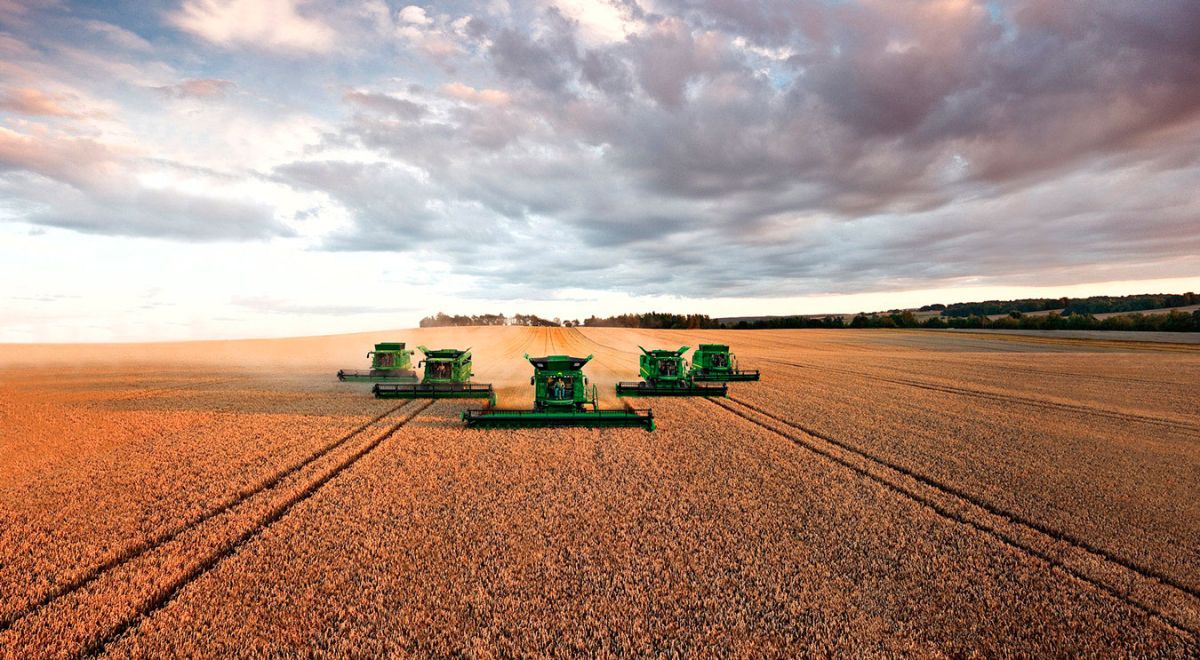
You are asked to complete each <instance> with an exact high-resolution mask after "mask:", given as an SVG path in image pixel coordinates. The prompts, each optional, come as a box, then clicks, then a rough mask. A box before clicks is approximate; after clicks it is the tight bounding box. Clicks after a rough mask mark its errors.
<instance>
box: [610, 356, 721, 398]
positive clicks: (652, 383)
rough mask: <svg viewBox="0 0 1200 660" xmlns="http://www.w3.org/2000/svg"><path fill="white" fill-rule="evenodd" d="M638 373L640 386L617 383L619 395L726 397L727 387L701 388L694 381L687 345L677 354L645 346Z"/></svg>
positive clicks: (639, 357)
mask: <svg viewBox="0 0 1200 660" xmlns="http://www.w3.org/2000/svg"><path fill="white" fill-rule="evenodd" d="M638 348H641V349H642V354H641V355H639V356H638V367H639V369H638V372H639V374H640V375H641V377H642V380H641V381H639V382H636V383H632V382H624V383H617V396H725V394H726V393H727V392H728V388H727V387H726V386H725V385H724V384H721V385H700V384H697V383H695V382H694V381H693V380H692V376H691V374H690V373H689V372H688V365H687V361H686V360H684V359H683V354H684V353H686V352H687V351H688V347H687V346H683V347H681V348H680V349H679V350H677V351H672V350H667V349H663V348H656V349H654V350H652V351H648V350H646V349H644V348H642V347H641V346H638Z"/></svg>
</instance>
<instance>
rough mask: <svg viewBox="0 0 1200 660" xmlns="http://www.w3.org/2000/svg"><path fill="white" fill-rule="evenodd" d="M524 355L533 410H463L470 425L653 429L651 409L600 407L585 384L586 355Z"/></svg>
mask: <svg viewBox="0 0 1200 660" xmlns="http://www.w3.org/2000/svg"><path fill="white" fill-rule="evenodd" d="M525 359H526V360H529V363H530V364H532V365H533V377H532V378H530V379H529V384H530V385H533V387H534V402H533V410H504V409H496V408H484V409H482V410H464V411H463V414H462V418H463V421H465V422H466V423H467V426H468V427H469V428H493V429H511V428H545V427H554V426H583V427H591V428H610V427H638V426H640V427H642V428H644V429H646V430H647V431H653V430H654V413H653V412H651V411H649V410H647V411H645V412H642V411H638V410H634V409H632V408H629V407H626V408H625V409H623V410H601V409H600V407H599V406H598V405H597V391H596V386H595V385H592V386H591V387H590V388H589V387H588V382H587V376H584V375H583V365H585V364H587V363H588V361H589V360H591V359H592V356H591V355H589V356H587V357H585V358H578V357H570V356H567V355H549V356H546V357H534V358H531V357H529V354H528V353H526V354H525Z"/></svg>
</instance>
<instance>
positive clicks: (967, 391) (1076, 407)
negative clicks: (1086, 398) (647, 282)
mask: <svg viewBox="0 0 1200 660" xmlns="http://www.w3.org/2000/svg"><path fill="white" fill-rule="evenodd" d="M764 359H765V361H767V362H774V363H776V364H783V365H787V366H789V367H796V368H797V369H809V370H814V371H830V372H833V373H840V374H846V375H850V376H859V377H862V378H869V379H871V380H877V381H881V382H884V383H892V384H895V385H904V386H907V387H916V388H918V389H923V390H930V391H933V392H942V393H944V394H958V395H962V396H970V397H975V398H978V399H987V400H989V401H998V402H1000V403H1016V404H1021V405H1025V406H1029V407H1032V408H1042V409H1048V410H1061V411H1065V412H1072V413H1080V414H1085V415H1094V416H1096V417H1105V418H1108V419H1115V420H1119V421H1122V422H1133V423H1136V424H1151V425H1155V426H1165V427H1168V428H1173V429H1177V430H1181V431H1193V432H1200V425H1195V424H1190V423H1188V422H1184V421H1182V420H1174V419H1163V418H1160V417H1150V416H1148V415H1139V414H1137V413H1126V412H1120V411H1117V410H1108V409H1105V408H1097V407H1095V406H1088V405H1082V404H1073V403H1061V402H1058V401H1048V400H1046V399H1036V398H1032V397H1023V396H1018V395H1014V394H1001V393H999V392H988V391H987V390H976V389H971V388H967V387H956V386H954V385H943V384H941V383H929V382H924V381H919V380H912V379H908V378H889V377H886V376H879V375H874V374H868V373H864V372H861V371H854V370H851V369H839V368H837V367H821V366H817V365H813V364H802V363H797V362H787V361H784V360H777V359H773V358H764Z"/></svg>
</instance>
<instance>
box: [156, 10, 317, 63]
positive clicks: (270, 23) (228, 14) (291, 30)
mask: <svg viewBox="0 0 1200 660" xmlns="http://www.w3.org/2000/svg"><path fill="white" fill-rule="evenodd" d="M301 4H302V3H301V2H300V1H299V0H185V2H184V3H183V6H182V7H180V9H179V10H178V11H176V12H172V13H170V14H168V16H167V19H168V21H170V22H171V23H172V24H174V25H175V26H176V27H178V28H180V29H181V30H184V31H186V32H190V33H192V34H194V35H196V36H198V37H200V38H202V39H205V40H206V41H209V42H212V43H214V44H217V45H219V46H223V47H227V48H235V47H237V48H245V47H248V48H261V49H265V50H274V51H281V52H291V53H305V52H310V53H327V52H329V51H331V50H333V48H334V46H335V43H336V35H335V33H334V30H333V29H332V28H331V27H329V26H328V25H326V24H325V23H323V22H321V21H320V20H317V19H314V18H309V17H306V16H303V15H301V14H300V11H299V8H300V6H301Z"/></svg>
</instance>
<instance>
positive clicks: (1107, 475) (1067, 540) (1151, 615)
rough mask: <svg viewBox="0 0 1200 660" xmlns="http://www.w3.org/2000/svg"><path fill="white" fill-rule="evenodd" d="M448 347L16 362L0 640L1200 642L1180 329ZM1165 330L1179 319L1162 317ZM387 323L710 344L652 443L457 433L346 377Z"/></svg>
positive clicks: (296, 643)
mask: <svg viewBox="0 0 1200 660" xmlns="http://www.w3.org/2000/svg"><path fill="white" fill-rule="evenodd" d="M1039 334H1040V336H1027V335H1024V334H1017V333H1016V332H1009V333H1006V334H1004V335H995V334H987V333H985V332H980V331H970V332H957V331H927V330H919V331H898V330H856V331H837V330H833V331H821V330H794V331H793V330H779V331H767V330H762V331H645V330H631V329H586V328H584V329H572V328H445V329H421V330H397V331H393V332H380V333H363V334H359V335H343V336H332V337H314V338H297V339H280V340H259V341H245V342H196V343H172V344H144V345H97V346H11V345H9V346H0V429H3V432H2V434H0V650H3V651H4V652H5V655H12V656H14V657H30V656H58V655H81V654H96V655H108V654H112V655H121V656H125V655H134V656H149V657H158V656H164V655H168V656H175V655H202V656H230V655H245V654H251V653H258V654H287V655H293V654H306V653H308V652H309V651H310V650H311V651H316V652H318V653H330V654H336V655H356V656H363V655H367V656H374V655H412V654H417V655H451V654H486V653H485V652H490V653H493V654H498V655H506V654H507V655H531V654H542V653H552V652H555V651H557V652H560V653H567V654H583V653H585V652H588V651H591V652H603V651H608V652H611V653H614V654H637V655H643V654H662V655H674V654H679V655H699V654H710V655H719V656H743V655H754V656H759V655H771V656H796V655H801V654H822V655H830V654H839V655H892V654H900V653H904V654H913V655H922V656H927V655H956V656H957V655H973V654H982V655H989V656H995V655H1056V656H1062V655H1070V656H1073V655H1138V656H1145V655H1167V656H1185V657H1186V656H1192V657H1194V656H1195V654H1197V653H1198V652H1200V647H1198V646H1197V639H1198V637H1200V561H1198V557H1200V544H1198V543H1197V539H1200V479H1198V478H1197V475H1200V408H1198V407H1197V405H1196V402H1197V401H1200V346H1197V345H1191V344H1169V343H1152V342H1146V341H1139V342H1133V343H1126V342H1122V341H1118V339H1120V338H1119V337H1115V336H1114V335H1122V334H1131V335H1137V338H1138V339H1139V340H1144V339H1145V338H1146V335H1145V334H1143V333H1110V332H1098V333H1089V334H1094V335H1095V336H1097V337H1099V338H1100V339H1099V340H1097V341H1092V340H1086V339H1078V338H1074V337H1073V336H1072V334H1073V333H1069V332H1062V331H1060V332H1052V333H1039ZM1153 334H1154V339H1155V340H1159V339H1162V335H1164V334H1167V333H1153ZM381 340H402V341H407V342H408V343H409V345H410V346H413V347H415V346H416V345H418V344H427V345H429V346H430V347H431V348H432V347H443V346H458V347H464V348H465V347H467V346H471V347H472V351H473V353H474V355H475V372H476V381H478V382H491V383H494V384H495V385H496V387H497V390H498V394H499V398H500V405H502V406H528V405H530V403H531V401H532V398H531V394H530V387H529V376H530V374H531V368H530V367H529V365H528V363H526V362H524V361H523V360H522V359H521V355H522V354H523V353H526V352H528V353H530V354H543V353H570V354H575V355H587V354H594V355H595V359H594V360H593V361H592V363H591V364H590V365H589V366H588V367H587V369H586V371H587V372H588V373H589V374H590V377H591V379H592V381H593V382H595V383H597V384H598V385H599V386H600V388H601V391H602V392H603V393H604V397H603V398H604V402H605V404H606V405H610V406H618V405H620V403H619V402H618V401H617V400H616V399H615V397H614V396H613V395H612V389H613V385H614V383H615V382H617V381H619V380H636V378H637V359H636V354H637V350H638V349H637V346H638V345H642V346H646V347H647V348H650V347H672V348H673V347H678V346H680V345H683V344H686V345H689V346H693V347H694V346H695V345H696V344H697V343H699V342H709V341H725V342H728V343H730V344H731V345H732V346H733V347H734V349H735V352H736V353H737V354H738V356H739V358H740V361H741V363H742V366H744V367H751V368H758V369H760V370H762V372H763V379H762V381H761V382H759V383H738V384H734V385H732V386H731V396H730V397H729V398H728V399H722V400H715V401H704V400H681V399H672V400H650V399H644V400H639V401H638V402H637V405H638V406H639V407H644V406H647V405H649V406H652V407H653V409H654V413H655V416H656V419H657V421H658V425H659V430H657V431H655V432H654V433H646V432H644V431H641V430H606V431H597V430H583V429H577V430H540V431H535V430H524V431H515V432H514V431H507V432H506V431H476V430H467V429H464V428H463V427H462V425H461V423H460V422H459V421H458V417H457V415H458V412H459V411H460V410H461V409H462V408H463V407H464V406H465V405H471V406H473V405H475V404H462V403H451V402H438V403H433V404H430V403H429V402H421V401H417V402H411V403H407V404H400V405H397V403H396V402H394V401H378V400H375V399H374V398H372V397H371V396H370V395H369V389H370V386H369V385H364V384H342V383H338V382H337V381H336V380H335V379H334V377H333V374H334V372H335V371H336V370H337V369H339V368H363V367H364V366H365V359H364V357H363V355H364V353H365V352H366V351H367V350H369V349H370V345H371V344H372V343H373V342H375V341H381Z"/></svg>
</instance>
